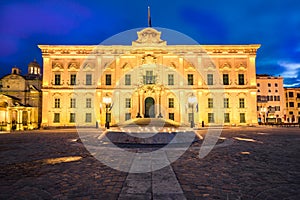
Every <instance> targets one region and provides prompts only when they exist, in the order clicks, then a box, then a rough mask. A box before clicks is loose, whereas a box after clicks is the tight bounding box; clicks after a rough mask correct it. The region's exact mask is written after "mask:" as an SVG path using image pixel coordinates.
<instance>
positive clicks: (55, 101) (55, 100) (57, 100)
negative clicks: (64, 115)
mask: <svg viewBox="0 0 300 200" xmlns="http://www.w3.org/2000/svg"><path fill="white" fill-rule="evenodd" d="M54 108H60V99H54Z"/></svg>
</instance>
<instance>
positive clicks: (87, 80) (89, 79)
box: [85, 74, 92, 85]
mask: <svg viewBox="0 0 300 200" xmlns="http://www.w3.org/2000/svg"><path fill="white" fill-rule="evenodd" d="M85 84H86V85H92V74H86V75H85Z"/></svg>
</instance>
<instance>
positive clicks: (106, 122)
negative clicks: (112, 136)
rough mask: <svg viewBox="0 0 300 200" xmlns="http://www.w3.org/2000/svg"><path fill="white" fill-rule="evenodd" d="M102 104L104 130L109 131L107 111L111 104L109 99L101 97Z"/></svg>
mask: <svg viewBox="0 0 300 200" xmlns="http://www.w3.org/2000/svg"><path fill="white" fill-rule="evenodd" d="M103 103H104V104H105V128H107V129H109V120H108V109H109V106H110V104H111V97H109V96H105V97H103Z"/></svg>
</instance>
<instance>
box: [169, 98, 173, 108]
mask: <svg viewBox="0 0 300 200" xmlns="http://www.w3.org/2000/svg"><path fill="white" fill-rule="evenodd" d="M169 108H174V98H169Z"/></svg>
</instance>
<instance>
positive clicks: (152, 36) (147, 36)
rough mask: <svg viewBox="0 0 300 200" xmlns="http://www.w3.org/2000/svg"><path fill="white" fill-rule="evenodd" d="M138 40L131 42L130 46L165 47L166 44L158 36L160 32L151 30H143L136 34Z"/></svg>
mask: <svg viewBox="0 0 300 200" xmlns="http://www.w3.org/2000/svg"><path fill="white" fill-rule="evenodd" d="M137 35H138V39H137V40H136V41H133V42H132V46H166V45H167V42H166V41H163V40H162V39H161V38H160V36H161V32H159V31H157V30H155V29H153V28H145V29H143V30H141V31H139V32H137Z"/></svg>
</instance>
